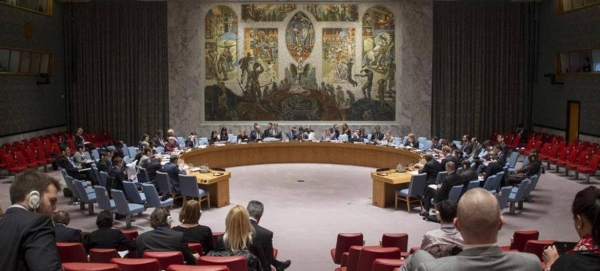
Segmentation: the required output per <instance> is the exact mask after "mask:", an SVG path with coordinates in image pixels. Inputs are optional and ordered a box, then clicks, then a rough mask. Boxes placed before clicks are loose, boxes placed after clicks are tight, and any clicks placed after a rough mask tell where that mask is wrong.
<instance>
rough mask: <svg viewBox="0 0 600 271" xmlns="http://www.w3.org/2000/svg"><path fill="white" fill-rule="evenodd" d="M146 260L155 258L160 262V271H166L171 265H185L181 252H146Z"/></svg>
mask: <svg viewBox="0 0 600 271" xmlns="http://www.w3.org/2000/svg"><path fill="white" fill-rule="evenodd" d="M144 258H154V259H156V260H158V264H159V265H160V270H166V269H167V268H168V267H169V265H172V264H183V263H184V262H183V254H182V253H181V251H145V252H144Z"/></svg>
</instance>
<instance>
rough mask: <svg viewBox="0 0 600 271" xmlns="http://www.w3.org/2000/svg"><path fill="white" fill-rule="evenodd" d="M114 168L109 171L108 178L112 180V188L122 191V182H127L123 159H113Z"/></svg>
mask: <svg viewBox="0 0 600 271" xmlns="http://www.w3.org/2000/svg"><path fill="white" fill-rule="evenodd" d="M113 162H114V163H115V166H114V167H112V168H111V169H110V171H109V172H108V176H109V177H111V178H113V183H112V187H113V188H114V189H118V190H124V189H123V181H127V174H125V167H124V166H123V159H122V158H121V157H115V159H114V161H113Z"/></svg>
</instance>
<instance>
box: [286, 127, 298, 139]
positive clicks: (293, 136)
mask: <svg viewBox="0 0 600 271" xmlns="http://www.w3.org/2000/svg"><path fill="white" fill-rule="evenodd" d="M287 137H288V139H289V140H296V139H298V131H296V126H292V130H290V132H289V133H287Z"/></svg>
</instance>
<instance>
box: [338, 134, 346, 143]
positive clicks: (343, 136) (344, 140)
mask: <svg viewBox="0 0 600 271" xmlns="http://www.w3.org/2000/svg"><path fill="white" fill-rule="evenodd" d="M338 140H339V141H342V142H348V135H346V134H344V135H340V136H339V137H338Z"/></svg>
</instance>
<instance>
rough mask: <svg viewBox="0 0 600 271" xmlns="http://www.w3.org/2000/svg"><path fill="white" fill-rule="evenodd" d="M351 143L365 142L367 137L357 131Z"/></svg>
mask: <svg viewBox="0 0 600 271" xmlns="http://www.w3.org/2000/svg"><path fill="white" fill-rule="evenodd" d="M349 141H350V142H365V137H364V136H363V134H362V131H361V130H360V129H356V131H354V134H352V137H351V138H350V140H349Z"/></svg>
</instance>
